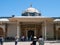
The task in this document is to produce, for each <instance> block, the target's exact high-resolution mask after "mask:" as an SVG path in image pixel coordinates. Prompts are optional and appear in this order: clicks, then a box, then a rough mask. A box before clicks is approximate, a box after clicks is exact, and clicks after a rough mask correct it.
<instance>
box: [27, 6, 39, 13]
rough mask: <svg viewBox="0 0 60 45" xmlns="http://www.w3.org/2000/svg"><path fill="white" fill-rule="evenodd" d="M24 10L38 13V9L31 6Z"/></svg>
mask: <svg viewBox="0 0 60 45" xmlns="http://www.w3.org/2000/svg"><path fill="white" fill-rule="evenodd" d="M26 12H36V13H39V11H38V10H37V9H35V8H32V7H30V8H28V9H27V10H26Z"/></svg>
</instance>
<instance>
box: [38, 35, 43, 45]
mask: <svg viewBox="0 0 60 45" xmlns="http://www.w3.org/2000/svg"><path fill="white" fill-rule="evenodd" d="M38 42H39V45H44V39H43V38H42V36H40V37H39V40H38Z"/></svg>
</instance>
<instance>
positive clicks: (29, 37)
mask: <svg viewBox="0 0 60 45" xmlns="http://www.w3.org/2000/svg"><path fill="white" fill-rule="evenodd" d="M33 36H34V31H32V30H29V31H28V40H33Z"/></svg>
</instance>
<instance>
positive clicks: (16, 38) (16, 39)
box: [15, 35, 19, 45]
mask: <svg viewBox="0 0 60 45" xmlns="http://www.w3.org/2000/svg"><path fill="white" fill-rule="evenodd" d="M18 40H19V39H18V36H17V35H16V37H15V45H17V43H18Z"/></svg>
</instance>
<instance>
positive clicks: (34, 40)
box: [32, 36, 37, 45]
mask: <svg viewBox="0 0 60 45" xmlns="http://www.w3.org/2000/svg"><path fill="white" fill-rule="evenodd" d="M36 41H37V37H36V36H34V37H33V43H32V44H33V45H36Z"/></svg>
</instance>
